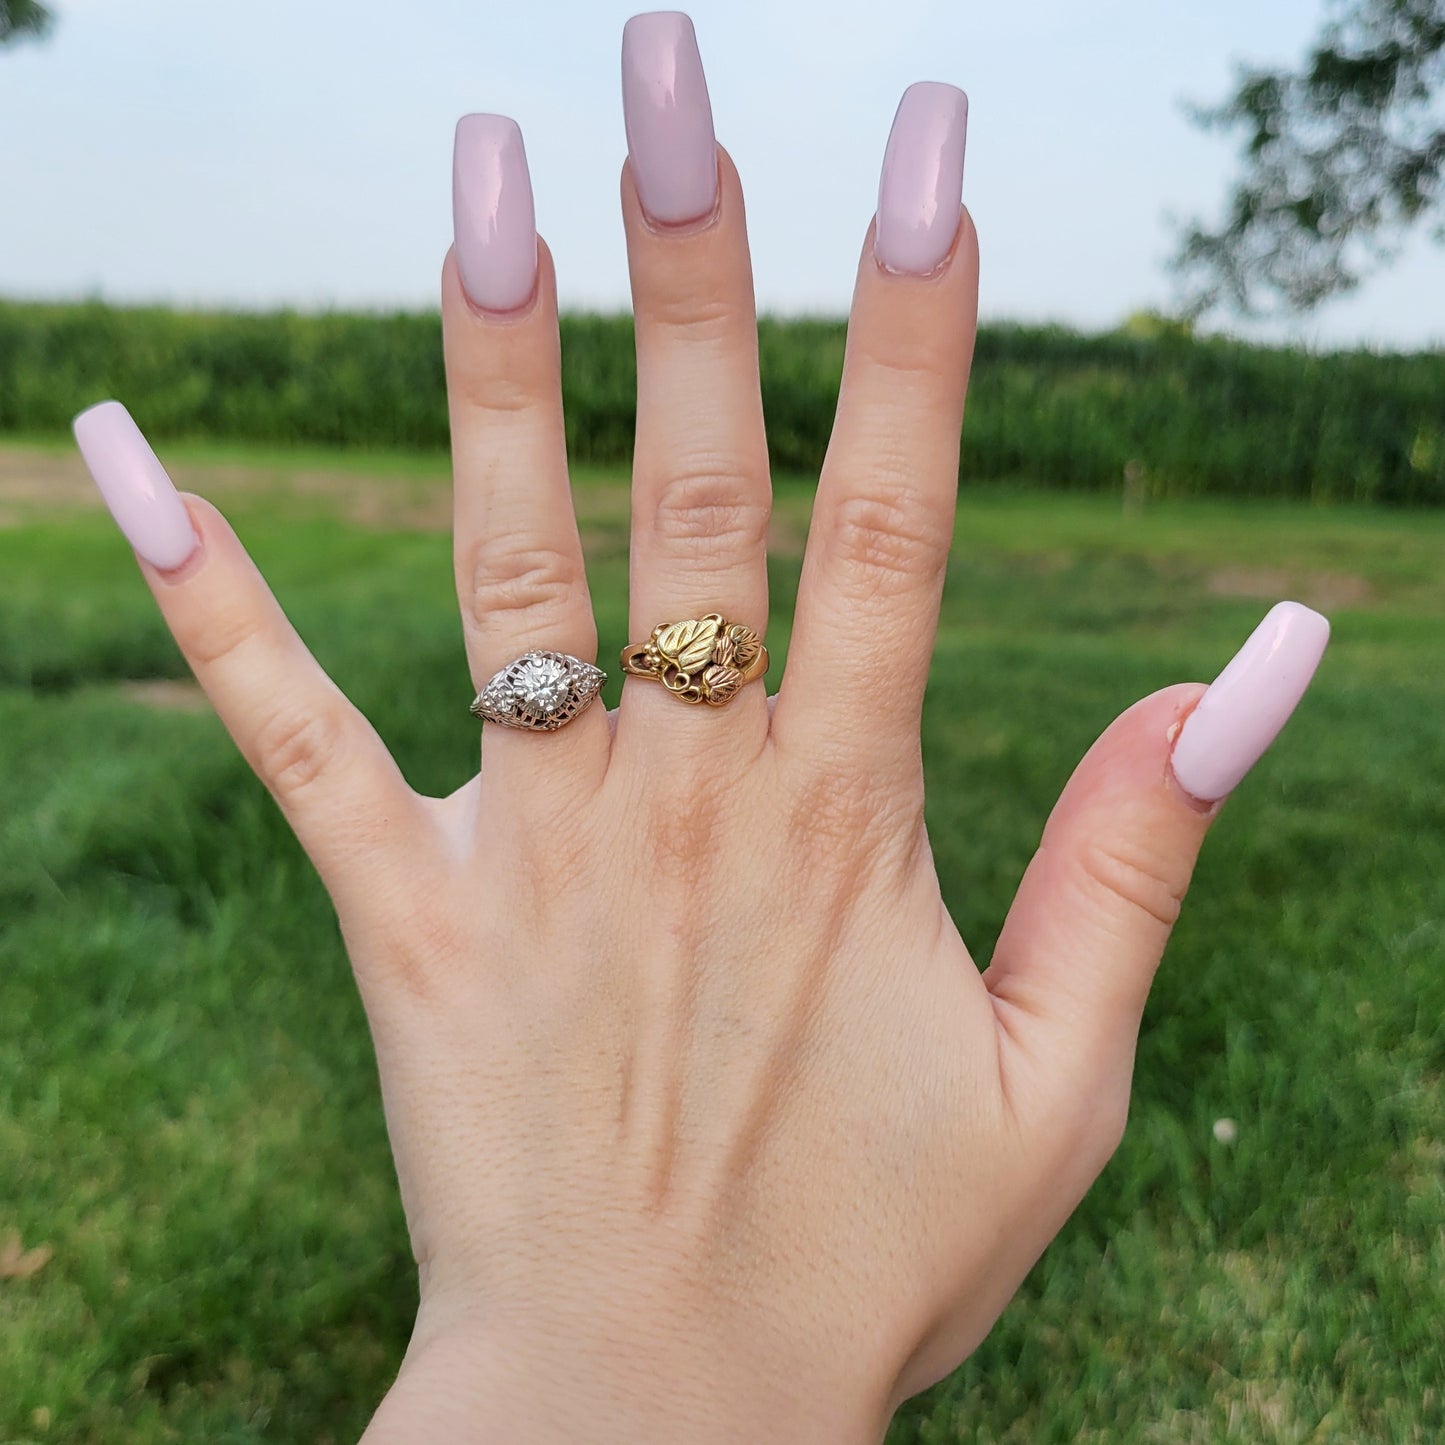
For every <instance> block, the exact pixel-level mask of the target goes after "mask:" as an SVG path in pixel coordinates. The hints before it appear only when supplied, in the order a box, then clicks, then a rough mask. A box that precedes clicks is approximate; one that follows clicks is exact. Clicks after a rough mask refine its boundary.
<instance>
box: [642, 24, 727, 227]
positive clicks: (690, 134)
mask: <svg viewBox="0 0 1445 1445" xmlns="http://www.w3.org/2000/svg"><path fill="white" fill-rule="evenodd" d="M622 116H623V120H624V121H625V123H626V126H627V154H628V155H629V156H630V157H631V159H632V179H633V181H634V182H635V183H636V185H637V196H638V199H639V200H640V201H641V202H642V209H643V210H644V211H646V212H647V214H648V216H649V217H650V218H651V219H652V220H654V221H660V222H662V223H663V224H664V225H678V224H680V223H681V222H683V221H696V220H699V219H700V218H701V217H703V216H706V215H707V214H708V213H709V212H710V211H711V210H712V208H713V207H714V206H715V205H717V142H716V139H715V137H714V135H713V129H712V104H711V102H710V101H709V100H708V96H707V79H706V77H705V76H704V75H703V73H702V57H701V56H700V55H699V54H698V51H697V36H696V35H695V34H694V33H693V28H692V21H691V20H689V19H688V18H687V16H686V15H683V14H680V13H679V12H678V11H675V10H659V11H656V12H655V13H653V14H651V15H634V16H633V17H632V19H631V20H629V21H628V22H627V24H626V25H625V26H624V27H623V30H622Z"/></svg>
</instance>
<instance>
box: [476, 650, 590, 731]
mask: <svg viewBox="0 0 1445 1445" xmlns="http://www.w3.org/2000/svg"><path fill="white" fill-rule="evenodd" d="M606 680H607V674H606V673H605V672H603V671H602V669H601V668H600V667H593V666H592V664H591V663H590V662H583V661H582V660H581V659H580V658H576V657H572V656H570V655H569V654H567V653H565V652H524V653H523V654H522V655H521V656H520V657H519V658H518V659H517V660H516V661H515V662H509V663H508V664H507V665H506V667H504V668H503V669H502V670H501V671H500V672H499V673H497V675H496V676H495V677H494V678H493V679H492V680H491V681H490V682H489V683H488V684H487V685H486V686H485V687H484V688H483V689H482V690H481V691H480V692H479V693H478V694H477V698H476V701H475V702H474V703H473V704H472V706H471V713H472V716H473V717H479V718H481V719H482V721H483V722H492V723H500V724H501V726H502V727H504V728H526V729H528V730H529V731H531V732H543V733H550V732H555V731H556V730H557V729H558V728H560V727H563V726H565V725H566V724H567V723H569V722H571V721H572V719H573V718H574V717H576V716H577V714H578V713H580V712H582V711H583V709H585V708H586V707H587V705H588V704H589V703H590V702H591V701H592V699H593V698H594V697H596V696H597V693H598V690H599V689H600V688H601V686H602V684H603V683H604V682H606Z"/></svg>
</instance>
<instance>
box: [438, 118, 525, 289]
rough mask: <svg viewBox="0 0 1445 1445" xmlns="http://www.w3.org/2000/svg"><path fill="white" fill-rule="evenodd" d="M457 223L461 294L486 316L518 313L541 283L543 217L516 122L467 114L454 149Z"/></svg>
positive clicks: (460, 126) (463, 119)
mask: <svg viewBox="0 0 1445 1445" xmlns="http://www.w3.org/2000/svg"><path fill="white" fill-rule="evenodd" d="M452 225H453V227H454V229H455V232H456V246H457V268H458V269H459V270H460V271H461V275H462V289H463V290H464V291H465V292H466V293H467V296H468V298H469V299H470V300H471V303H472V305H473V306H479V307H481V309H482V310H484V311H515V310H516V309H517V308H518V307H519V306H525V305H526V304H527V302H528V301H530V300H531V299H532V292H533V291H534V290H535V289H536V285H537V217H536V212H535V211H534V209H533V206H532V177H531V175H530V174H529V173H528V170H527V152H526V149H525V148H524V146H523V145H522V131H521V128H520V127H519V126H518V125H517V122H516V121H514V120H512V119H510V118H509V117H508V116H505V115H464V116H463V117H462V118H461V119H460V120H459V121H458V122H457V135H456V144H455V145H454V146H453V148H452Z"/></svg>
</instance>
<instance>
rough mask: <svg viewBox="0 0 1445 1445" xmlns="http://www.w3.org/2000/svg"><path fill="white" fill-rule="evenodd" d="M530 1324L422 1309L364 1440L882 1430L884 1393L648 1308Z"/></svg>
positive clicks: (853, 1435) (692, 1441)
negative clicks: (628, 1320) (628, 1316)
mask: <svg viewBox="0 0 1445 1445" xmlns="http://www.w3.org/2000/svg"><path fill="white" fill-rule="evenodd" d="M484 1315H485V1317H483V1316H484ZM536 1323H538V1322H530V1324H522V1322H519V1321H518V1320H517V1319H515V1318H511V1319H503V1318H502V1317H501V1316H500V1315H497V1316H492V1315H490V1313H489V1312H483V1311H478V1313H477V1315H476V1316H474V1317H471V1318H465V1317H456V1316H453V1317H452V1318H450V1319H446V1320H444V1321H443V1320H438V1319H436V1318H428V1312H427V1311H426V1310H425V1309H424V1310H423V1312H422V1314H421V1316H419V1317H418V1322H417V1328H416V1330H415V1332H414V1333H413V1336H412V1341H411V1344H410V1346H409V1347H408V1350H407V1353H406V1358H405V1359H404V1360H403V1362H402V1367H401V1370H400V1371H399V1372H398V1375H397V1378H396V1381H395V1383H394V1384H393V1385H392V1387H391V1389H390V1390H389V1391H388V1392H387V1394H386V1398H385V1399H384V1400H383V1401H382V1403H381V1405H380V1407H379V1408H378V1410H377V1412H376V1415H375V1417H374V1418H373V1420H372V1422H371V1425H370V1426H369V1427H368V1429H367V1432H366V1434H365V1436H364V1437H363V1445H403V1442H405V1445H411V1442H413V1441H416V1440H419V1439H424V1440H426V1441H428V1442H430V1445H482V1442H492V1441H506V1442H508V1445H513V1442H515V1445H544V1442H545V1445H550V1442H553V1441H556V1440H569V1441H576V1442H579V1445H583V1442H590V1441H597V1442H612V1441H622V1440H626V1441H627V1442H629V1445H653V1442H657V1445H663V1442H667V1445H674V1442H676V1441H677V1440H679V1439H686V1440H687V1441H688V1442H689V1445H714V1442H716V1445H723V1442H727V1445H736V1442H737V1441H739V1440H747V1441H749V1442H756V1445H766V1442H769V1441H779V1442H782V1441H786V1442H788V1445H811V1442H818V1445H824V1442H826V1445H879V1442H880V1441H881V1440H882V1439H883V1436H884V1433H885V1432H886V1429H887V1424H888V1417H889V1411H888V1408H887V1406H886V1404H885V1403H884V1401H883V1400H882V1398H881V1396H880V1397H879V1398H877V1399H874V1398H871V1396H870V1394H869V1392H867V1391H861V1390H859V1389H857V1388H856V1385H855V1384H854V1383H853V1382H847V1381H840V1380H836V1379H831V1380H830V1379H812V1378H807V1377H805V1376H804V1374H803V1373H802V1372H801V1371H798V1370H796V1369H790V1368H788V1367H785V1366H781V1365H780V1364H779V1363H777V1361H776V1360H772V1361H769V1360H765V1359H760V1358H753V1355H754V1352H753V1351H752V1350H751V1349H747V1348H738V1347H730V1346H729V1344H728V1342H727V1341H725V1340H720V1339H718V1338H717V1336H716V1335H713V1334H712V1333H711V1332H710V1331H699V1332H698V1333H707V1334H708V1338H707V1339H706V1341H704V1340H702V1339H698V1338H693V1337H692V1336H693V1335H694V1332H693V1331H691V1330H688V1329H685V1328H674V1329H671V1330H669V1329H665V1328H658V1327H657V1325H656V1322H655V1319H653V1320H647V1321H640V1320H639V1321H638V1328H637V1329H634V1330H626V1331H624V1330H612V1331H609V1332H607V1333H606V1334H605V1336H604V1337H598V1336H591V1335H588V1336H583V1337H579V1335H578V1333H577V1332H576V1331H574V1330H571V1329H569V1328H566V1327H560V1328H554V1329H547V1328H545V1327H542V1328H536V1327H532V1326H534V1325H535V1324H536ZM519 1324H521V1325H522V1327H520V1328H519Z"/></svg>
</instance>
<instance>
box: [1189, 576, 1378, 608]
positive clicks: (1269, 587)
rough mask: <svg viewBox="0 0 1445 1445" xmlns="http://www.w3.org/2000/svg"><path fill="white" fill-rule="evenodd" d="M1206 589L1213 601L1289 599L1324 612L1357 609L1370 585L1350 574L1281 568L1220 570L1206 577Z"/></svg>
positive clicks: (1367, 593) (1271, 600)
mask: <svg viewBox="0 0 1445 1445" xmlns="http://www.w3.org/2000/svg"><path fill="white" fill-rule="evenodd" d="M1205 585H1206V586H1207V587H1208V589H1209V591H1210V593H1211V594H1212V595H1213V596H1215V597H1255V598H1258V599H1259V600H1260V601H1262V602H1275V601H1278V600H1279V599H1280V598H1281V597H1292V598H1294V599H1295V600H1297V601H1300V602H1305V603H1308V604H1309V605H1310V606H1311V607H1318V608H1319V609H1320V610H1321V611H1323V612H1329V611H1331V610H1332V609H1335V608H1340V607H1358V606H1359V605H1360V604H1361V603H1363V602H1366V601H1368V600H1369V598H1370V584H1369V583H1368V582H1366V581H1365V579H1364V578H1363V577H1360V576H1357V575H1356V574H1355V573H1353V572H1311V573H1309V574H1307V575H1305V576H1299V575H1297V574H1296V573H1293V572H1290V571H1287V570H1286V569H1284V568H1283V567H1220V568H1218V569H1217V570H1216V571H1213V572H1211V573H1210V574H1209V576H1208V578H1207V579H1206V582H1205Z"/></svg>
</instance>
